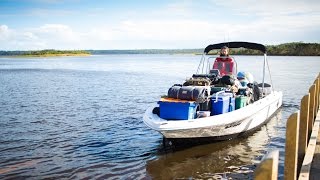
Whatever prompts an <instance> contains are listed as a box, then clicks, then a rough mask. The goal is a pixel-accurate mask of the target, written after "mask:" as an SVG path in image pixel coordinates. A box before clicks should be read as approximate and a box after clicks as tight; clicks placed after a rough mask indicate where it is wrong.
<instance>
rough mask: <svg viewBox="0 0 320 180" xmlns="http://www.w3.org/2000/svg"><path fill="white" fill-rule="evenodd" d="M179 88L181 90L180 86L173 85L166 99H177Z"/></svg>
mask: <svg viewBox="0 0 320 180" xmlns="http://www.w3.org/2000/svg"><path fill="white" fill-rule="evenodd" d="M180 88H181V85H177V84H175V85H173V86H172V87H171V88H169V90H168V98H174V99H178V94H179V90H180Z"/></svg>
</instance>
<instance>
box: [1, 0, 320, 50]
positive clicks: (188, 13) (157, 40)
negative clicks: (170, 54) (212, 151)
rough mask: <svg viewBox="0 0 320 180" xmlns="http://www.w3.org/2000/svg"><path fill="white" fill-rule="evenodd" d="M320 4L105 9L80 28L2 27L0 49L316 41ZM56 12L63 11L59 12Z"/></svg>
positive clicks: (233, 3) (216, 3)
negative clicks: (108, 11) (107, 10)
mask: <svg viewBox="0 0 320 180" xmlns="http://www.w3.org/2000/svg"><path fill="white" fill-rule="evenodd" d="M209 2H210V1H209ZM319 4H320V2H318V1H309V2H298V1H292V2H291V1H290V2H289V1H279V2H278V1H275V0H272V1H270V2H269V1H268V2H256V1H253V0H248V1H246V2H243V1H238V0H229V1H220V0H215V1H212V3H211V4H210V3H208V2H207V3H204V5H203V4H201V5H200V4H199V3H198V4H195V3H194V2H192V1H181V2H178V3H170V4H167V5H165V6H162V7H161V8H158V9H150V10H146V11H141V12H137V11H135V10H134V9H131V10H130V12H121V13H119V14H112V15H113V16H111V15H110V14H101V13H103V12H104V9H99V8H97V9H96V14H95V15H96V16H95V18H94V19H93V21H95V23H93V22H91V21H90V23H85V21H84V22H81V26H79V27H77V26H76V23H72V24H73V26H71V25H69V24H67V23H65V24H58V23H57V24H43V25H40V26H37V27H23V28H20V29H11V28H10V27H8V26H7V25H1V26H0V42H1V43H0V50H1V49H8V50H9V49H11V50H12V49H142V48H199V47H200V48H201V47H204V46H206V45H207V44H209V43H214V42H221V41H227V40H241V41H254V42H260V43H265V44H274V43H281V42H292V41H309V42H310V41H312V42H319V41H320V39H319V36H318V34H319V33H320V32H319V29H320V21H319V19H320V12H318V11H317V9H318V8H319ZM200 6H203V7H205V10H204V11H203V10H202V9H201V8H200ZM39 12H40V14H41V12H42V11H41V10H40V11H39ZM43 12H46V11H43ZM61 12H62V14H63V13H64V12H66V13H68V12H67V11H64V10H63V9H62V10H61ZM94 12H95V11H94ZM90 13H91V14H92V11H90ZM72 14H74V13H71V14H70V15H72ZM93 14H94V13H93ZM116 15H117V16H116ZM102 17H103V18H102ZM109 17H112V18H109ZM77 18H78V16H77ZM80 18H81V17H80ZM99 18H100V19H99ZM84 24H86V25H85V26H84Z"/></svg>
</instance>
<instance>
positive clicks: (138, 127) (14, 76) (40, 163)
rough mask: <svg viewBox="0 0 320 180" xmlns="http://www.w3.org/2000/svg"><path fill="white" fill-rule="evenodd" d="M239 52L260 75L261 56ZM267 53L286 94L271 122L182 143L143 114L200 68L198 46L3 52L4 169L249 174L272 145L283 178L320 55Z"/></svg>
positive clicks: (5, 175) (19, 174) (107, 174)
mask: <svg viewBox="0 0 320 180" xmlns="http://www.w3.org/2000/svg"><path fill="white" fill-rule="evenodd" d="M235 58H236V60H237V62H238V69H239V70H244V71H248V72H251V73H252V74H253V75H254V77H255V78H256V80H257V81H258V82H259V81H261V78H262V63H263V58H262V57H258V56H236V57H235ZM268 59H269V66H270V70H271V76H272V80H273V85H274V87H275V89H276V90H281V91H283V93H284V97H283V106H282V108H281V109H280V110H279V111H278V112H277V113H276V114H275V116H274V117H273V118H271V120H270V122H269V123H268V124H267V125H265V126H263V127H262V128H261V129H260V130H258V131H256V132H255V133H254V134H252V135H250V136H249V137H245V138H241V139H235V140H231V141H224V142H216V143H212V144H206V145H200V146H193V147H187V148H184V149H179V150H175V149H170V148H167V147H164V146H163V144H162V136H161V135H160V134H159V133H158V132H155V131H153V130H151V129H149V128H147V127H146V126H145V125H144V124H143V121H142V116H143V113H144V111H145V110H146V109H147V107H148V106H149V105H150V104H152V103H154V102H156V101H158V100H159V98H160V96H161V95H165V94H166V93H167V90H168V88H169V87H171V86H172V85H173V84H176V83H182V82H183V81H184V80H185V79H186V78H187V77H190V76H191V75H192V74H193V73H195V72H196V70H197V67H198V63H199V61H200V56H192V55H101V56H90V57H56V58H0V85H1V86H0V127H1V132H0V179H45V178H49V179H208V178H212V179H219V178H233V179H252V174H253V171H254V169H255V167H256V164H257V163H258V162H259V160H260V159H261V157H262V156H263V155H264V154H266V153H267V152H269V151H271V150H273V149H279V150H280V161H279V162H280V164H279V173H280V179H281V178H283V163H284V146H285V144H284V143H285V124H286V121H287V118H288V116H289V115H290V114H291V113H293V112H295V111H297V110H298V109H299V104H300V100H301V98H302V96H303V95H305V94H306V93H307V92H308V88H309V87H310V85H311V84H312V83H313V81H314V80H315V77H316V76H317V75H318V73H319V67H320V59H319V57H276V56H271V57H269V58H268Z"/></svg>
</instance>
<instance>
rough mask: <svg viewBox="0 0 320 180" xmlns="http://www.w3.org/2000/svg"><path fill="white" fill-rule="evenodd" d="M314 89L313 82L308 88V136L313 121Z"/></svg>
mask: <svg viewBox="0 0 320 180" xmlns="http://www.w3.org/2000/svg"><path fill="white" fill-rule="evenodd" d="M315 90H316V86H315V85H314V84H313V85H312V86H311V87H310V88H309V94H310V104H309V125H308V127H309V133H308V134H309V136H310V134H311V131H312V127H313V122H314V114H315V113H314V101H315V95H314V94H315Z"/></svg>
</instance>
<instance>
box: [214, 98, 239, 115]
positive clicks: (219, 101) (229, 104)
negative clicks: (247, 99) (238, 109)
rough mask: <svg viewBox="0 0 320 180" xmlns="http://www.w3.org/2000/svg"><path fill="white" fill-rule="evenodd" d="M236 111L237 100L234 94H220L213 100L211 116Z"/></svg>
mask: <svg viewBox="0 0 320 180" xmlns="http://www.w3.org/2000/svg"><path fill="white" fill-rule="evenodd" d="M234 109H235V98H234V97H233V95H232V93H219V94H218V95H217V96H215V95H214V96H213V97H212V98H211V115H218V114H223V113H227V112H231V111H233V110H234Z"/></svg>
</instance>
